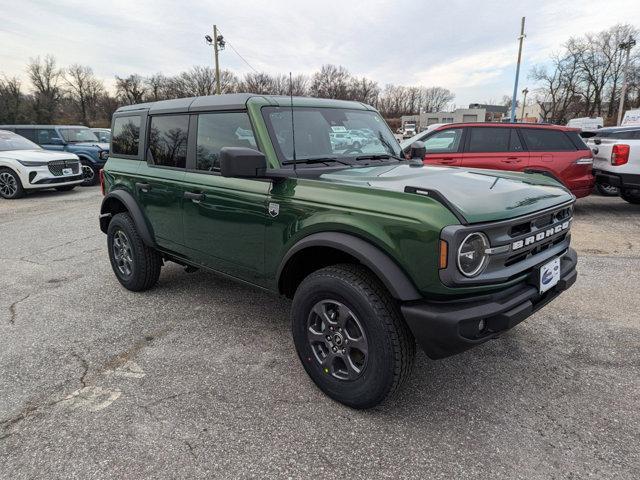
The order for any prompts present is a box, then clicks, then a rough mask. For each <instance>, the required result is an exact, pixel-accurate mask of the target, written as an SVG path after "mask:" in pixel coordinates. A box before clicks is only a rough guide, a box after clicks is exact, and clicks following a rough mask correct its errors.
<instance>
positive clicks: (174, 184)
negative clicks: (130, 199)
mask: <svg viewBox="0 0 640 480" xmlns="http://www.w3.org/2000/svg"><path fill="white" fill-rule="evenodd" d="M137 176H138V179H137V182H136V183H138V184H148V185H149V188H148V191H146V192H145V191H143V189H141V188H140V187H139V186H138V187H135V185H134V188H135V192H136V197H137V199H138V202H139V203H140V205H141V206H142V208H143V210H144V213H145V215H146V216H147V220H148V221H149V223H150V224H151V227H152V228H153V233H154V235H155V238H156V242H157V243H158V245H159V246H160V247H162V248H164V249H167V250H171V251H174V252H178V253H184V233H183V226H182V202H183V194H184V185H183V182H184V178H185V171H184V170H178V169H171V168H161V167H153V166H149V165H147V163H145V162H141V165H140V168H139V169H138V173H137Z"/></svg>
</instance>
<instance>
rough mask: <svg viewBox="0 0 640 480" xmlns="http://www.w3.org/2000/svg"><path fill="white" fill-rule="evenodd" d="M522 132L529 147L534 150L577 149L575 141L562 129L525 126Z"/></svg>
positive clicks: (556, 150)
mask: <svg viewBox="0 0 640 480" xmlns="http://www.w3.org/2000/svg"><path fill="white" fill-rule="evenodd" d="M522 134H523V135H524V141H525V143H526V144H527V147H528V148H529V150H530V151H532V152H558V151H566V150H576V147H575V145H574V144H573V142H571V140H569V137H567V136H566V135H565V134H564V132H562V131H560V130H547V129H542V128H523V129H522Z"/></svg>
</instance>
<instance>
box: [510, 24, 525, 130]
mask: <svg viewBox="0 0 640 480" xmlns="http://www.w3.org/2000/svg"><path fill="white" fill-rule="evenodd" d="M524 18H525V17H522V23H521V24H520V36H519V37H518V40H519V41H520V46H519V47H518V63H517V64H516V81H515V83H514V84H513V97H512V98H511V123H514V122H515V121H516V102H517V99H518V77H519V76H520V60H521V59H522V42H523V41H524V37H525V34H524Z"/></svg>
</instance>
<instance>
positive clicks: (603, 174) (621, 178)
mask: <svg viewBox="0 0 640 480" xmlns="http://www.w3.org/2000/svg"><path fill="white" fill-rule="evenodd" d="M593 174H594V175H595V176H596V183H599V184H604V185H611V186H612V187H618V188H630V189H640V174H633V173H614V172H608V171H605V170H594V171H593Z"/></svg>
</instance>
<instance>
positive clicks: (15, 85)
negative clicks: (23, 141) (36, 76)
mask: <svg viewBox="0 0 640 480" xmlns="http://www.w3.org/2000/svg"><path fill="white" fill-rule="evenodd" d="M21 86H22V85H21V83H20V80H18V78H17V77H11V78H0V123H19V122H21V121H23V120H24V119H25V118H26V117H27V114H28V112H26V107H27V98H26V97H25V95H24V94H23V93H22V89H21Z"/></svg>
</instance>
